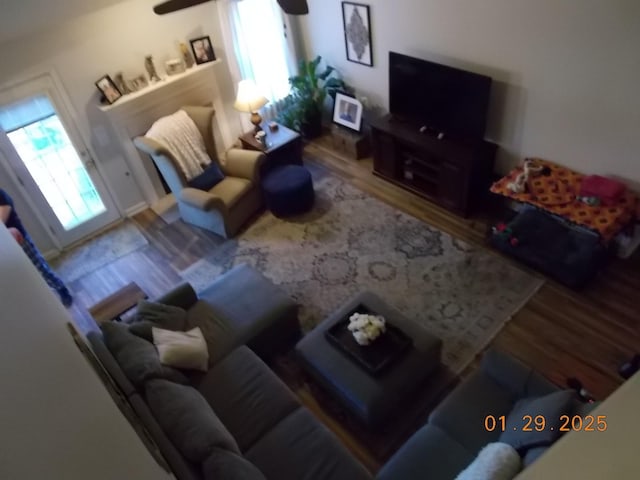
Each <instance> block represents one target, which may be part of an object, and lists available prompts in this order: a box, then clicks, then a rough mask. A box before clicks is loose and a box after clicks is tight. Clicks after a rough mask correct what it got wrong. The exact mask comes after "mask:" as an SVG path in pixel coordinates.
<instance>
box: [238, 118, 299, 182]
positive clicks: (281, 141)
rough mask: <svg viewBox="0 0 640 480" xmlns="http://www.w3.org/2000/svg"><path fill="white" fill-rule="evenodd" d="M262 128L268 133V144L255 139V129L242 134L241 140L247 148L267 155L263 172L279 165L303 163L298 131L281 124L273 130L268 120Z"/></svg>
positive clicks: (243, 146)
mask: <svg viewBox="0 0 640 480" xmlns="http://www.w3.org/2000/svg"><path fill="white" fill-rule="evenodd" d="M262 129H263V130H264V132H265V133H266V134H267V136H266V145H263V144H262V143H260V142H258V141H257V140H256V139H255V137H254V133H253V131H251V132H246V133H244V134H242V135H241V136H240V142H241V143H242V148H244V149H245V150H257V151H260V152H263V153H265V154H266V155H267V162H266V164H265V166H264V168H263V173H264V172H266V171H267V170H270V169H272V168H273V167H275V166H278V165H287V164H296V165H302V148H303V145H302V137H301V136H300V134H299V133H298V132H294V131H293V130H291V129H289V128H287V127H285V126H284V125H280V124H278V129H277V130H276V131H271V130H270V129H269V126H268V124H267V122H265V123H263V124H262Z"/></svg>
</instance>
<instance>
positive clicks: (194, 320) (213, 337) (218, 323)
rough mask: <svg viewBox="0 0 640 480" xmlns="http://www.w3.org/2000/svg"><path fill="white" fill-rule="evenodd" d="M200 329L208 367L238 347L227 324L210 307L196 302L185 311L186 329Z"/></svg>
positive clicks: (201, 301)
mask: <svg viewBox="0 0 640 480" xmlns="http://www.w3.org/2000/svg"><path fill="white" fill-rule="evenodd" d="M196 327H200V330H202V334H203V335H204V339H205V341H206V342H207V349H208V351H209V365H210V366H211V365H214V364H215V363H216V362H218V361H219V360H220V359H221V358H223V357H224V356H225V355H227V354H228V353H229V352H230V351H231V350H233V349H234V348H235V347H236V346H238V345H239V344H238V342H237V339H236V335H235V332H234V330H233V328H232V326H231V325H230V324H229V322H228V321H227V320H226V319H225V318H224V317H221V316H220V315H217V314H216V313H215V312H214V310H213V308H211V305H209V304H208V303H207V302H206V301H204V300H198V301H197V302H196V303H194V304H193V306H192V307H191V308H190V309H189V310H188V311H187V324H186V329H187V330H191V329H192V328H196Z"/></svg>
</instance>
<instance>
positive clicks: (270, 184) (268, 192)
mask: <svg viewBox="0 0 640 480" xmlns="http://www.w3.org/2000/svg"><path fill="white" fill-rule="evenodd" d="M262 188H263V190H264V197H265V201H266V203H267V208H268V209H269V210H270V211H271V213H273V214H274V215H275V216H276V217H287V216H289V215H299V214H301V213H305V212H307V211H309V210H310V209H311V207H312V206H313V200H314V198H315V194H314V192H313V181H312V180H311V173H309V170H307V169H306V168H304V167H301V166H299V165H285V166H283V167H277V168H274V169H273V170H271V171H270V172H269V173H267V175H266V177H265V178H264V180H263V182H262Z"/></svg>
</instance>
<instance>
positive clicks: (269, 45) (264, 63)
mask: <svg viewBox="0 0 640 480" xmlns="http://www.w3.org/2000/svg"><path fill="white" fill-rule="evenodd" d="M237 8H238V11H237V13H238V17H239V18H237V19H236V21H237V23H239V25H236V28H237V29H238V30H241V34H240V37H241V40H240V42H241V44H242V45H239V47H240V48H239V50H240V52H239V53H240V55H239V57H240V58H239V59H238V61H239V62H240V63H241V65H240V68H241V70H242V71H243V72H245V75H244V76H245V77H246V78H253V79H254V81H255V83H256V85H258V86H259V87H260V88H261V89H262V90H266V91H263V92H262V93H263V94H264V95H265V96H267V97H268V98H269V99H270V100H271V101H277V100H280V99H282V98H284V97H286V96H287V94H288V93H289V67H288V65H287V58H286V52H285V44H286V42H285V39H284V37H283V31H282V29H283V27H282V23H283V18H282V14H281V13H280V8H279V7H278V6H277V4H275V2H272V1H267V0H244V1H242V2H237ZM238 33H240V32H238Z"/></svg>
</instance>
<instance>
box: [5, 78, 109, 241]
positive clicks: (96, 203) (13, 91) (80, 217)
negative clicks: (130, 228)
mask: <svg viewBox="0 0 640 480" xmlns="http://www.w3.org/2000/svg"><path fill="white" fill-rule="evenodd" d="M3 157H4V158H3ZM1 160H5V161H6V163H7V164H8V165H7V166H8V167H9V168H10V169H11V170H12V171H13V173H14V174H15V177H16V179H17V180H18V182H19V183H20V185H21V186H22V187H23V188H24V191H25V194H26V196H27V197H28V198H29V200H30V203H31V204H32V206H33V207H34V208H35V209H36V210H37V212H38V217H39V219H40V220H41V221H43V222H44V223H45V224H46V226H47V227H48V229H49V231H50V232H51V234H52V235H53V237H54V239H55V241H56V243H57V244H58V246H59V247H61V248H63V247H65V246H67V245H69V244H71V243H73V242H76V241H78V240H80V239H81V238H83V237H86V236H87V235H90V234H91V233H93V232H95V231H96V230H99V229H101V228H103V227H105V226H107V225H108V224H110V223H113V222H114V221H116V220H117V219H119V218H120V214H119V213H118V211H117V209H116V208H115V205H114V204H113V201H112V199H111V197H110V195H109V193H108V191H107V189H106V187H105V184H104V182H103V180H102V177H101V176H100V173H99V172H98V170H97V168H96V165H95V162H94V160H93V158H92V156H91V153H90V152H89V150H88V149H87V148H86V146H85V145H84V143H83V141H82V139H81V137H80V135H79V134H78V129H77V127H76V125H75V123H74V121H73V119H72V117H71V115H69V109H67V108H65V102H64V97H63V94H62V92H61V91H60V89H59V88H56V85H55V82H54V81H53V79H52V78H51V77H50V76H48V75H44V76H42V77H38V78H37V79H35V80H31V81H28V82H25V83H22V84H20V85H17V86H12V87H11V88H6V89H4V90H1V89H0V161H1ZM0 186H1V185H0Z"/></svg>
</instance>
